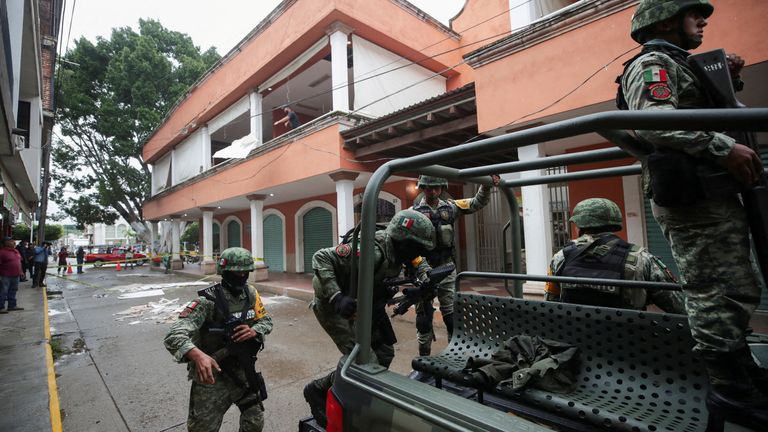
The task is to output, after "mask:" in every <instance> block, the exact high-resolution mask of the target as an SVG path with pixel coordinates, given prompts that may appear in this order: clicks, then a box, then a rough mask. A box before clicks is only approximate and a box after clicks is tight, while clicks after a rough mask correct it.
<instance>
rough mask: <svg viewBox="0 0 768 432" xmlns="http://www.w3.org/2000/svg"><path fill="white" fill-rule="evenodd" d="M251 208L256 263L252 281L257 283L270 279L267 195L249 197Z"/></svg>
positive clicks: (252, 248) (252, 245)
mask: <svg viewBox="0 0 768 432" xmlns="http://www.w3.org/2000/svg"><path fill="white" fill-rule="evenodd" d="M246 198H248V202H249V203H250V206H251V255H253V259H254V261H255V266H256V270H255V271H254V272H253V273H251V281H253V282H257V281H262V280H267V279H268V273H267V264H266V263H265V262H264V200H265V199H266V198H267V196H266V195H260V194H251V195H247V196H246Z"/></svg>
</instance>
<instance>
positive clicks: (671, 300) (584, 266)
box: [544, 198, 685, 314]
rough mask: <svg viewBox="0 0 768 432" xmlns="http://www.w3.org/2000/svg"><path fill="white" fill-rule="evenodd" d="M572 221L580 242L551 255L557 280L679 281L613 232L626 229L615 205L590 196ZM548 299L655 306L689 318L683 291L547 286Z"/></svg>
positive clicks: (548, 283)
mask: <svg viewBox="0 0 768 432" xmlns="http://www.w3.org/2000/svg"><path fill="white" fill-rule="evenodd" d="M570 221H571V222H573V223H574V224H576V226H577V227H578V228H579V238H577V239H576V240H573V241H572V242H570V243H569V244H568V245H567V246H566V247H565V248H563V249H562V250H560V251H559V252H557V253H556V254H555V256H554V257H552V262H551V263H550V264H549V273H550V274H554V275H557V276H575V277H592V278H602V279H625V280H643V281H654V282H677V281H676V280H675V278H674V276H673V275H672V274H671V273H670V272H669V270H668V269H667V267H666V266H665V265H664V263H662V262H661V260H660V259H658V258H657V257H655V256H653V255H651V254H650V253H649V252H648V251H647V250H645V249H644V248H641V247H640V246H637V245H635V244H632V243H627V242H625V241H624V240H622V239H621V238H619V237H618V236H617V235H616V234H614V232H616V231H620V230H621V223H622V218H621V210H619V206H617V205H616V203H614V202H613V201H611V200H609V199H605V198H590V199H586V200H584V201H582V202H580V203H578V204H576V207H575V208H574V209H573V216H571V219H570ZM544 291H545V299H546V300H552V301H562V302H565V303H578V304H587V305H594V306H607V307H614V308H624V309H639V310H645V307H646V305H647V304H649V303H654V304H655V305H656V306H658V307H660V308H661V309H663V310H664V311H666V312H669V313H676V314H685V298H684V297H683V295H682V293H681V292H679V291H665V290H649V291H646V290H644V289H630V288H617V287H610V286H585V285H577V284H563V285H562V286H560V284H558V283H555V282H547V285H546V288H545V290H544Z"/></svg>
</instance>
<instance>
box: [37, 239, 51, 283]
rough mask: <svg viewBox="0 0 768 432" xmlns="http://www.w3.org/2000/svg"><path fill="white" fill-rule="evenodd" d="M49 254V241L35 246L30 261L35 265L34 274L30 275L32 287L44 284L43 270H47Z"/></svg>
mask: <svg viewBox="0 0 768 432" xmlns="http://www.w3.org/2000/svg"><path fill="white" fill-rule="evenodd" d="M50 255H51V247H50V243H48V242H42V243H40V246H37V247H35V251H34V255H33V257H32V262H33V264H34V266H35V274H34V276H32V288H37V287H44V286H45V272H46V270H48V257H49V256H50Z"/></svg>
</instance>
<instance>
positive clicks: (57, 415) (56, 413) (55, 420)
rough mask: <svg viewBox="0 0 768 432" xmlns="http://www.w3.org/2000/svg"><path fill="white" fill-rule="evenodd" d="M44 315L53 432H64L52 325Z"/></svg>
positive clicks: (44, 295) (49, 403) (46, 364)
mask: <svg viewBox="0 0 768 432" xmlns="http://www.w3.org/2000/svg"><path fill="white" fill-rule="evenodd" d="M40 291H41V292H42V293H43V308H44V309H45V310H46V311H48V293H47V291H46V290H45V289H42V290H40ZM43 315H44V316H45V321H44V326H43V334H44V336H45V340H46V344H45V366H46V369H47V370H48V410H49V411H50V412H51V432H62V427H61V411H60V408H59V391H58V390H57V388H56V371H55V370H54V368H53V351H52V350H51V323H50V321H49V319H48V313H45V314H43Z"/></svg>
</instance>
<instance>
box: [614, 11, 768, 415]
mask: <svg viewBox="0 0 768 432" xmlns="http://www.w3.org/2000/svg"><path fill="white" fill-rule="evenodd" d="M713 11H714V7H713V6H712V5H711V4H710V3H709V1H707V0H642V1H641V2H640V5H639V6H638V8H637V11H636V12H635V14H634V16H633V18H632V31H631V36H632V38H633V39H634V40H635V41H637V42H639V43H642V44H643V50H642V52H641V53H640V54H639V55H638V56H636V57H635V58H633V59H632V60H630V61H628V62H627V63H626V69H625V70H624V73H623V75H622V76H621V77H620V81H619V82H620V84H621V86H620V89H619V94H618V95H617V104H618V105H619V107H620V108H622V109H630V110H670V109H677V108H710V107H712V105H711V103H710V102H709V101H710V98H709V96H708V95H707V93H706V90H705V87H703V86H702V85H701V83H700V82H699V80H698V79H697V77H696V76H695V75H694V74H693V73H692V72H691V70H690V69H689V67H688V65H687V62H686V59H687V57H688V55H689V53H688V50H690V49H694V48H697V47H698V46H699V45H701V43H702V38H703V36H704V27H705V26H706V25H707V18H708V17H709V16H710V15H711V14H712V12H713ZM728 58H729V60H728V67H729V70H730V72H731V76H732V77H733V78H734V84H735V88H736V89H737V90H740V89H741V87H743V83H741V81H740V80H739V79H738V77H739V71H740V70H741V68H742V66H743V65H744V61H743V60H742V59H741V58H739V57H738V56H736V55H733V54H730V55H729V56H728ZM637 135H638V137H639V138H640V139H641V140H643V141H645V142H647V143H650V144H652V145H653V146H654V147H655V148H656V152H655V153H654V154H653V155H651V157H654V159H653V160H655V161H660V162H663V163H662V164H660V165H656V166H654V165H653V164H652V163H650V161H651V160H652V159H651V158H649V163H647V164H646V165H648V166H647V167H646V168H647V171H648V172H650V194H651V195H652V198H653V203H652V208H653V215H654V217H655V218H656V220H657V221H658V222H659V225H661V228H662V231H663V232H664V235H665V237H666V238H667V240H668V241H669V243H670V245H671V247H672V253H673V256H674V257H675V261H676V262H677V266H678V268H679V269H680V272H681V278H682V280H683V290H684V293H685V296H686V310H687V313H688V317H689V322H690V325H691V333H692V335H693V338H694V340H695V341H696V345H695V347H694V352H695V353H696V354H698V355H699V356H700V357H701V359H702V360H703V363H704V365H705V366H706V368H707V371H708V372H709V378H710V382H711V384H712V385H711V390H710V392H709V395H708V397H707V405H708V407H709V408H710V412H714V413H716V414H717V415H718V416H720V417H721V418H720V419H721V420H722V417H727V418H730V419H732V420H734V421H736V422H740V423H744V424H748V425H752V426H753V427H756V428H757V429H762V428H764V426H765V424H766V422H768V398H767V397H766V394H768V393H765V391H766V390H768V386H766V384H767V383H768V380H767V379H766V374H765V371H764V370H762V369H759V368H758V367H757V365H755V363H754V360H753V359H752V356H751V353H750V350H749V347H748V346H747V345H746V340H745V333H746V330H747V326H748V325H749V321H750V317H751V315H752V313H753V311H754V310H755V308H756V306H757V304H758V302H759V299H760V288H759V285H758V280H757V275H756V270H755V269H754V268H753V267H752V266H751V265H750V245H749V230H748V226H747V219H746V214H745V211H744V207H743V206H742V204H741V202H740V201H739V198H738V196H737V195H735V194H733V195H728V196H719V197H705V196H702V194H700V193H697V192H698V190H699V189H698V183H697V182H698V178H697V176H696V171H697V168H698V167H700V166H702V165H706V164H711V165H714V166H717V165H719V166H720V167H722V168H724V169H725V170H726V171H728V172H729V173H731V174H732V175H733V177H734V178H735V179H736V180H738V181H739V182H741V183H743V184H744V185H751V184H754V183H755V182H756V181H757V180H758V176H759V173H760V172H761V171H762V164H761V163H760V158H759V157H758V156H757V154H755V152H753V151H752V150H751V149H750V148H749V147H747V146H744V145H741V144H739V143H737V142H736V141H735V140H734V139H733V138H730V137H729V136H727V135H725V134H722V133H717V132H703V131H698V132H697V131H652V130H638V131H637ZM666 162H670V165H671V166H673V168H672V169H669V170H665V169H664V167H663V166H662V165H664V164H665V163H666ZM657 168H658V169H657ZM686 173H692V174H691V175H686ZM756 385H757V387H756ZM758 387H759V388H760V389H758Z"/></svg>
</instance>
